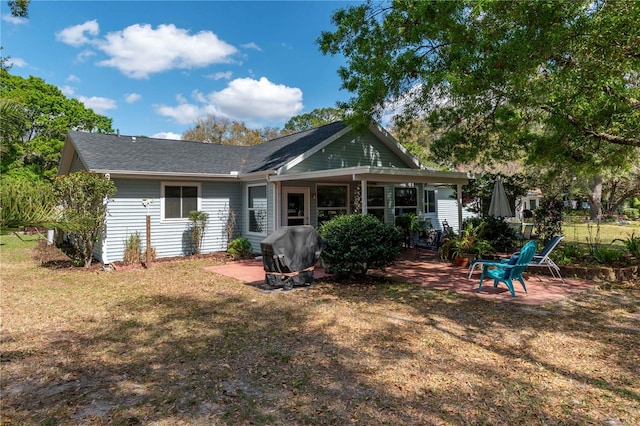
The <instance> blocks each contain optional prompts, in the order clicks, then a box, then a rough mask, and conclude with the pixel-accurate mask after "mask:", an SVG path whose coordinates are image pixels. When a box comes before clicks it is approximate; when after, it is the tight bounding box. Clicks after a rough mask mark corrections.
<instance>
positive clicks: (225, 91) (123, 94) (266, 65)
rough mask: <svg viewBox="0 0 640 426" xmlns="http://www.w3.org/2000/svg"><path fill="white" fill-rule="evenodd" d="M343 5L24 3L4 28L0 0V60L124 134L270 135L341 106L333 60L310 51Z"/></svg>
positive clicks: (5, 17)
mask: <svg viewBox="0 0 640 426" xmlns="http://www.w3.org/2000/svg"><path fill="white" fill-rule="evenodd" d="M348 4H349V3H347V2H338V1H329V0H327V1H280V2H275V1H254V2H249V1H234V2H223V1H137V2H134V1H42V0H33V1H32V3H31V5H30V7H29V19H14V18H11V17H10V16H9V13H8V12H9V10H8V6H7V3H6V1H5V0H3V1H2V4H1V6H0V7H1V14H2V27H1V34H0V36H1V44H2V47H3V50H2V55H3V56H5V57H6V56H9V57H10V61H11V62H12V64H13V67H12V68H11V70H10V73H12V74H14V75H19V76H22V77H28V76H29V75H33V76H36V77H40V78H42V79H44V80H45V81H46V82H47V83H49V84H53V85H55V86H58V87H59V88H60V89H61V90H62V91H63V92H64V93H65V95H67V96H68V97H73V98H76V99H78V100H80V101H82V102H83V103H84V104H85V105H86V106H87V107H89V108H92V109H93V110H94V111H95V112H97V113H99V114H102V115H105V116H107V117H110V118H112V119H113V128H114V129H119V130H120V132H121V133H122V134H125V135H146V136H156V137H169V138H173V137H179V135H180V134H182V132H184V131H185V130H187V129H188V128H190V127H193V125H194V122H195V120H196V119H197V118H198V117H205V116H207V115H208V114H214V115H216V116H218V117H226V118H229V119H233V120H239V121H243V122H244V123H245V124H246V125H247V126H249V127H252V128H258V127H263V126H273V127H282V126H283V125H284V124H285V123H286V122H287V121H288V120H289V118H291V117H293V116H295V115H299V114H303V113H307V112H311V111H312V110H313V109H316V108H324V107H333V106H335V104H336V101H338V100H346V99H348V98H349V96H350V95H349V93H348V92H345V91H344V90H340V85H341V81H340V79H339V77H338V75H337V69H338V67H339V66H340V65H342V64H343V63H344V58H342V57H339V56H337V57H333V56H324V55H322V53H320V51H319V49H318V46H317V44H316V43H315V40H316V39H317V38H318V37H319V36H320V33H321V31H323V30H332V29H333V26H332V24H331V16H332V13H333V11H335V10H336V9H338V8H341V7H345V6H346V5H348ZM351 4H353V3H351Z"/></svg>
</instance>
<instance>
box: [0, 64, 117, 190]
mask: <svg viewBox="0 0 640 426" xmlns="http://www.w3.org/2000/svg"><path fill="white" fill-rule="evenodd" d="M0 99H2V100H3V103H4V105H6V104H10V105H12V107H11V108H12V110H11V111H10V110H9V109H6V108H2V110H1V111H0V112H1V115H0V117H1V118H2V148H3V157H2V167H1V169H0V172H2V173H3V174H9V175H14V176H15V175H20V174H23V170H22V169H25V168H26V169H29V170H31V171H32V172H33V173H35V174H37V175H38V176H39V177H40V178H53V177H54V176H55V174H56V170H57V166H58V163H59V162H60V156H61V151H62V146H63V144H64V139H65V137H66V134H67V132H68V131H69V130H84V131H91V132H112V131H113V129H112V128H111V125H112V123H111V119H110V118H107V117H104V116H101V115H98V114H96V113H94V112H93V111H92V110H90V109H88V108H86V107H85V106H84V105H83V104H82V103H81V102H80V101H78V100H77V99H67V98H66V97H65V96H64V94H63V93H62V92H61V91H60V89H58V88H57V87H56V86H53V85H51V84H47V83H45V81H44V80H42V79H40V78H37V77H29V78H27V79H25V78H22V77H19V76H13V75H11V74H9V73H8V72H7V71H6V70H4V69H3V70H0ZM5 123H10V127H6V128H5Z"/></svg>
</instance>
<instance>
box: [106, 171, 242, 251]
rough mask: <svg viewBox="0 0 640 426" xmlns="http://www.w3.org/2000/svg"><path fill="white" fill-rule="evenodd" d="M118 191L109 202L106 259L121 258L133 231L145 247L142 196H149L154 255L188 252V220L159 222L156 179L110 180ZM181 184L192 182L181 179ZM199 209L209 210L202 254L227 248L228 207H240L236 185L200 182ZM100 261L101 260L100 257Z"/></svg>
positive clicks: (159, 207) (237, 184)
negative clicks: (151, 200) (182, 181)
mask: <svg viewBox="0 0 640 426" xmlns="http://www.w3.org/2000/svg"><path fill="white" fill-rule="evenodd" d="M114 183H115V184H116V187H117V188H118V192H117V194H116V195H115V197H114V198H113V200H112V201H111V202H110V203H109V209H108V215H107V231H106V235H105V239H106V249H107V252H106V254H107V259H106V260H107V261H108V262H114V261H119V260H122V258H123V254H124V247H125V242H126V240H127V239H128V238H129V236H130V235H132V234H135V233H136V232H137V233H138V234H139V235H140V238H141V240H142V250H143V251H144V250H145V247H146V215H147V209H146V208H145V207H144V206H143V205H142V199H144V198H153V200H154V202H153V203H152V204H151V205H150V206H149V215H150V217H151V246H152V247H154V248H155V249H156V256H157V257H158V258H163V257H173V256H182V255H184V254H185V253H187V252H188V247H189V242H190V240H189V237H188V229H189V226H190V222H189V220H188V219H185V220H182V221H179V222H169V221H164V222H163V221H161V215H160V213H161V212H160V209H161V202H160V196H161V184H162V181H160V180H144V179H114ZM185 183H194V182H193V181H185ZM200 184H201V187H200V188H201V205H200V210H202V211H205V212H207V213H209V220H208V222H207V227H206V230H205V237H204V241H203V246H202V252H203V253H210V252H215V251H224V250H226V249H227V236H226V221H227V219H228V216H229V209H234V210H235V211H236V212H237V211H239V209H240V199H239V193H240V187H241V186H240V184H239V183H229V182H201V183H200ZM100 260H102V261H103V262H104V261H105V260H104V259H100Z"/></svg>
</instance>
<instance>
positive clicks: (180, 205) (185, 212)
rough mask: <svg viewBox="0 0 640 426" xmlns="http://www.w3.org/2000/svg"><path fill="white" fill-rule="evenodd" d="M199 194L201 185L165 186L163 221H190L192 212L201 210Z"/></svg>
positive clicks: (170, 184)
mask: <svg viewBox="0 0 640 426" xmlns="http://www.w3.org/2000/svg"><path fill="white" fill-rule="evenodd" d="M199 193H200V185H199V184H187V183H184V184H182V183H165V184H163V185H162V202H163V210H162V213H163V219H188V218H189V213H190V212H191V211H193V210H198V209H199V202H198V200H199Z"/></svg>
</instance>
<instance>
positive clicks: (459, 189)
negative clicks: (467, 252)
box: [456, 184, 462, 233]
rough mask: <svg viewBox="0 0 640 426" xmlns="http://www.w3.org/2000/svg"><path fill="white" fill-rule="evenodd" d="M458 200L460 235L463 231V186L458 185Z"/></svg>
mask: <svg viewBox="0 0 640 426" xmlns="http://www.w3.org/2000/svg"><path fill="white" fill-rule="evenodd" d="M456 199H457V200H458V233H459V232H460V229H462V184H457V185H456Z"/></svg>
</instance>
